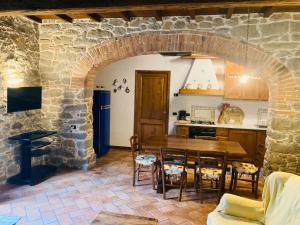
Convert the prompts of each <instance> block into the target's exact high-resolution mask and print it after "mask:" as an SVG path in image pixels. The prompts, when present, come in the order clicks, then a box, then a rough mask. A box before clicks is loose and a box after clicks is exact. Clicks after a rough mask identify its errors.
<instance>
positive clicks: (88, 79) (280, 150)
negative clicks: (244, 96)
mask: <svg viewBox="0 0 300 225" xmlns="http://www.w3.org/2000/svg"><path fill="white" fill-rule="evenodd" d="M160 51H192V52H201V53H204V54H208V55H213V56H217V57H220V58H224V59H227V60H230V61H233V62H236V63H239V64H245V61H244V58H245V53H246V44H245V43H243V42H241V41H239V40H238V39H235V38H226V37H222V36H219V35H216V34H214V33H208V32H200V31H198V32H197V31H180V32H179V31H176V32H172V31H169V32H166V31H164V32H161V31H152V32H141V33H137V34H133V35H128V36H124V37H119V38H115V39H109V40H107V41H105V42H103V43H101V44H98V45H96V46H94V47H91V48H90V49H89V50H88V51H87V53H86V54H85V55H84V56H83V57H82V58H81V60H80V61H79V62H78V63H77V64H76V66H75V67H74V69H73V72H72V73H71V80H70V88H71V89H74V90H77V91H78V90H83V91H84V97H82V103H81V110H83V114H84V119H85V121H86V123H85V126H84V128H83V129H84V131H85V133H86V136H85V137H84V138H83V139H88V140H90V139H91V137H92V115H91V108H92V98H91V96H92V95H91V94H92V90H93V86H94V80H95V77H96V71H97V70H99V69H100V68H102V67H104V66H106V65H108V64H110V63H112V62H115V61H118V60H120V59H123V58H126V57H131V56H137V55H144V54H152V53H157V52H160ZM248 66H249V67H252V68H255V69H256V70H257V71H258V73H259V74H260V75H261V76H262V77H263V78H264V79H265V80H266V81H267V83H268V85H269V90H270V108H269V109H270V110H269V114H270V120H269V128H268V138H267V153H266V163H265V169H266V170H267V172H269V171H273V170H283V171H289V172H293V173H300V168H298V167H299V166H298V167H297V164H299V163H300V155H299V150H300V146H299V144H298V143H297V141H295V140H294V139H293V136H294V135H296V134H297V132H298V131H297V129H298V126H299V124H298V125H297V123H298V122H297V116H299V112H298V113H297V109H296V108H295V104H296V105H297V104H299V103H298V102H299V92H297V90H298V89H297V81H296V78H295V74H294V73H292V72H290V71H289V70H288V68H287V67H286V66H285V65H284V64H282V63H281V62H280V61H278V60H277V59H276V58H274V57H273V56H272V55H271V54H269V53H267V52H266V51H264V50H263V49H260V48H258V47H256V46H254V45H250V46H248ZM286 129H289V132H290V134H291V138H292V139H291V140H290V141H291V142H290V143H284V142H281V141H280V139H281V134H282V133H284V132H286ZM270 134H272V138H269V135H270ZM274 137H275V138H274ZM276 138H277V139H278V140H279V142H277V141H276ZM83 158H84V160H83V161H84V162H86V163H88V166H92V165H93V164H94V162H95V157H94V154H93V149H92V148H91V146H90V145H89V148H85V152H84V154H83ZM83 161H82V162H83ZM298 161H299V163H297V162H298Z"/></svg>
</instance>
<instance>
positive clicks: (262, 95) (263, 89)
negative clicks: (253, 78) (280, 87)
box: [259, 79, 269, 101]
mask: <svg viewBox="0 0 300 225" xmlns="http://www.w3.org/2000/svg"><path fill="white" fill-rule="evenodd" d="M259 99H260V100H262V101H268V100H269V88H268V85H267V83H266V81H265V80H264V79H260V81H259Z"/></svg>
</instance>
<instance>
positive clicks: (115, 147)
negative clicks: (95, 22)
mask: <svg viewBox="0 0 300 225" xmlns="http://www.w3.org/2000/svg"><path fill="white" fill-rule="evenodd" d="M109 148H111V149H122V150H131V148H130V147H126V146H114V145H110V146H109Z"/></svg>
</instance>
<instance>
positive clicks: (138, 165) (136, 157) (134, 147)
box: [130, 135, 157, 189]
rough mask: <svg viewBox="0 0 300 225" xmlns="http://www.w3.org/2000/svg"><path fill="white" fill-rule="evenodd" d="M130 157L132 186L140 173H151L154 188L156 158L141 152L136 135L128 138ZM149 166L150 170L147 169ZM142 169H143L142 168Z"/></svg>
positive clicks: (138, 178)
mask: <svg viewBox="0 0 300 225" xmlns="http://www.w3.org/2000/svg"><path fill="white" fill-rule="evenodd" d="M130 145H131V152H132V159H133V186H135V185H136V178H137V180H138V181H141V180H140V173H149V172H150V173H151V181H152V188H153V189H155V174H156V171H157V166H156V162H157V158H156V156H155V155H149V154H142V148H141V145H140V144H139V140H138V137H137V135H134V136H132V137H131V138H130ZM148 168H150V171H149V169H148ZM143 169H144V170H143ZM145 169H148V170H145Z"/></svg>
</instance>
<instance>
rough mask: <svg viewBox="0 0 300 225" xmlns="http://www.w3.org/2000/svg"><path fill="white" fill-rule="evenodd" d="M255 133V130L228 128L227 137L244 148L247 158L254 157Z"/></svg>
mask: <svg viewBox="0 0 300 225" xmlns="http://www.w3.org/2000/svg"><path fill="white" fill-rule="evenodd" d="M256 135H257V132H256V131H255V130H239V129H230V130H229V135H228V139H229V140H230V141H236V142H239V143H240V144H241V146H242V147H243V148H244V149H245V150H246V152H247V154H248V157H247V158H249V159H254V157H255V153H256V147H257V144H256V138H257V137H256Z"/></svg>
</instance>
